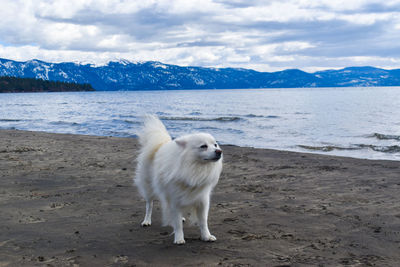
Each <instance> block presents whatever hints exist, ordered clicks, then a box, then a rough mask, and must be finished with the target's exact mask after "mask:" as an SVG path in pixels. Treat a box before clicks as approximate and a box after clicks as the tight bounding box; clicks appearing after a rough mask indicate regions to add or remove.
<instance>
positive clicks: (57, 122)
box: [50, 121, 79, 126]
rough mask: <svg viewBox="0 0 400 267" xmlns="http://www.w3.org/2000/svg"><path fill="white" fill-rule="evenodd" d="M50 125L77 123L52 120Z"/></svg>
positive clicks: (73, 124)
mask: <svg viewBox="0 0 400 267" xmlns="http://www.w3.org/2000/svg"><path fill="white" fill-rule="evenodd" d="M50 124H51V125H68V126H77V125H79V123H77V122H67V121H52V122H50Z"/></svg>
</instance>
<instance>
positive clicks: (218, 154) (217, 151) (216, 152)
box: [215, 149, 222, 157]
mask: <svg viewBox="0 0 400 267" xmlns="http://www.w3.org/2000/svg"><path fill="white" fill-rule="evenodd" d="M215 155H217V156H218V157H220V156H221V155H222V150H221V149H216V150H215Z"/></svg>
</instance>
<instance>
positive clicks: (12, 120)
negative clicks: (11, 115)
mask: <svg viewBox="0 0 400 267" xmlns="http://www.w3.org/2000/svg"><path fill="white" fill-rule="evenodd" d="M0 121H5V122H17V121H22V120H17V119H0Z"/></svg>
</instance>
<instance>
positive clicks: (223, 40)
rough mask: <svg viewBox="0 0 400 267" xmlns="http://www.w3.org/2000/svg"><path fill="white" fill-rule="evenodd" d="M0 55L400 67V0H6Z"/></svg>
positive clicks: (308, 67) (0, 10)
mask: <svg viewBox="0 0 400 267" xmlns="http://www.w3.org/2000/svg"><path fill="white" fill-rule="evenodd" d="M0 17H1V19H0V57H1V58H8V59H13V60H18V61H26V60H29V59H40V60H44V61H48V62H63V61H73V62H84V63H93V64H99V65H100V64H105V63H106V62H108V61H110V60H118V59H127V60H131V61H148V60H155V61H161V62H164V63H169V64H177V65H183V66H188V65H191V66H206V67H241V68H252V69H256V70H259V71H277V70H282V69H287V68H299V69H302V70H305V71H309V72H312V71H317V70H321V69H331V68H335V69H338V68H343V67H347V66H366V65H369V66H377V67H383V68H387V69H393V68H400V0H397V1H392V0H385V1H382V0H379V1H369V0H365V1H363V0H319V1H317V0H315V1H314V0H297V1H296V0H270V1H258V0H230V1H229V0H199V1H197V0H154V1H153V0H148V1H147V0H140V1H139V0H138V1H134V0H126V1H125V0H93V1H91V0H59V1H46V0H20V1H19V0H14V1H12V0H9V1H7V0H0Z"/></svg>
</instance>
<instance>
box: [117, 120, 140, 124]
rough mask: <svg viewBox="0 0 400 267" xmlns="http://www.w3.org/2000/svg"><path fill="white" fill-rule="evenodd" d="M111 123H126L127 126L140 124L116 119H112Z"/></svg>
mask: <svg viewBox="0 0 400 267" xmlns="http://www.w3.org/2000/svg"><path fill="white" fill-rule="evenodd" d="M112 122H115V123H127V124H140V122H138V121H132V120H118V119H114V120H112Z"/></svg>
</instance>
